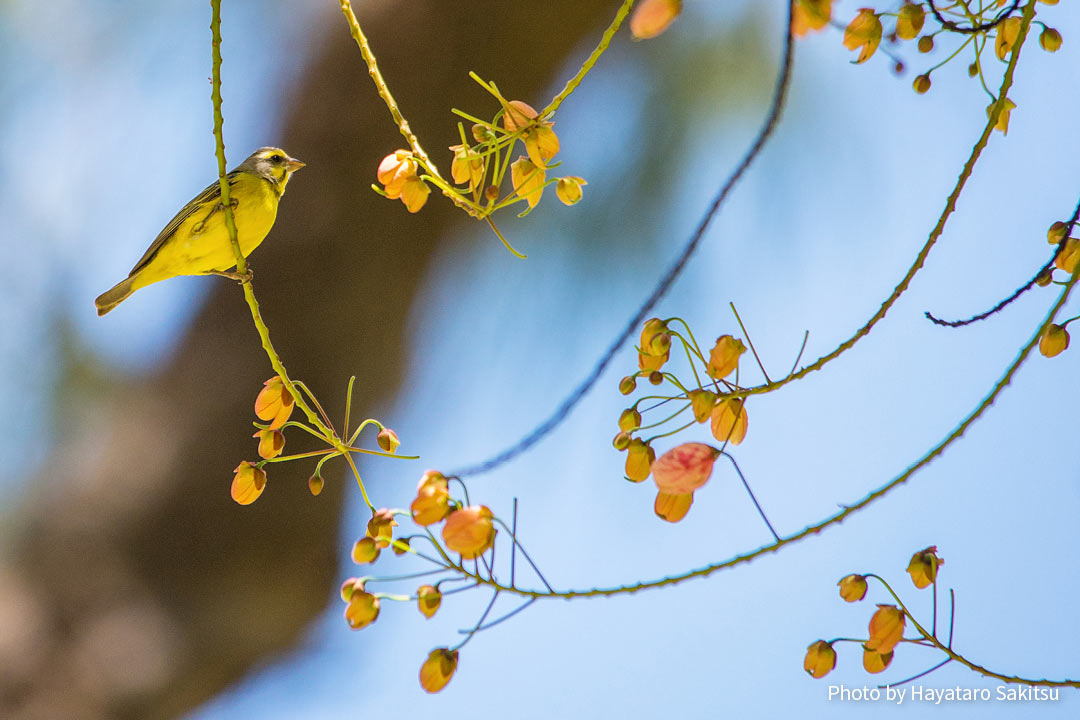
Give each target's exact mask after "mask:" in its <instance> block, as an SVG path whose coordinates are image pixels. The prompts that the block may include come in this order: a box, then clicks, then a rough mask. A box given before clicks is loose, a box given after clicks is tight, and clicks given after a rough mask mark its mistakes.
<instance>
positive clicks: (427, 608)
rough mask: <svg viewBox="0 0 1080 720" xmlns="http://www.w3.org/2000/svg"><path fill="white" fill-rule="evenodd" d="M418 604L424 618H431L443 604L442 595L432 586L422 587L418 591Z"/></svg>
mask: <svg viewBox="0 0 1080 720" xmlns="http://www.w3.org/2000/svg"><path fill="white" fill-rule="evenodd" d="M416 604H417V605H418V606H419V608H420V613H421V614H422V615H423V616H424V617H426V618H431V617H432V616H433V615H434V614H435V611H436V610H438V609H439V606H440V605H441V604H442V593H441V592H439V590H438V588H436V587H434V586H432V585H421V586H420V589H419V590H417V591H416Z"/></svg>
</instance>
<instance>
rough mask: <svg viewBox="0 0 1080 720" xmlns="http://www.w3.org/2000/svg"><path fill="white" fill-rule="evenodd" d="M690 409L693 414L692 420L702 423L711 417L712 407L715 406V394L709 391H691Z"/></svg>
mask: <svg viewBox="0 0 1080 720" xmlns="http://www.w3.org/2000/svg"><path fill="white" fill-rule="evenodd" d="M689 397H690V409H691V410H693V412H694V419H695V420H697V421H698V422H699V423H703V422H705V421H706V420H708V419H709V417H710V416H711V415H712V411H713V406H715V405H716V393H714V392H712V391H711V390H691V391H690V395H689Z"/></svg>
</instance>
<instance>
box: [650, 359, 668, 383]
mask: <svg viewBox="0 0 1080 720" xmlns="http://www.w3.org/2000/svg"><path fill="white" fill-rule="evenodd" d="M664 359H665V360H666V359H667V358H664ZM649 382H650V383H651V384H653V385H663V384H664V373H662V372H660V371H659V370H653V371H652V372H651V373H649Z"/></svg>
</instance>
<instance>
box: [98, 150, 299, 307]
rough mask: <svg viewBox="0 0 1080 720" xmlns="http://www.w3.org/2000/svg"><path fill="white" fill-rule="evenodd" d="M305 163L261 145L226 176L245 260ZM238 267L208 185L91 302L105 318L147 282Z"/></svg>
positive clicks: (215, 191) (214, 189)
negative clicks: (124, 272) (115, 281)
mask: <svg viewBox="0 0 1080 720" xmlns="http://www.w3.org/2000/svg"><path fill="white" fill-rule="evenodd" d="M302 167H304V163H302V162H300V161H299V160H297V159H296V158H291V157H289V155H288V153H286V152H285V151H284V150H281V149H280V148H275V147H264V148H259V149H258V150H256V151H255V152H253V153H252V154H251V155H250V156H249V157H248V159H247V160H245V161H244V162H242V163H240V165H239V167H237V168H236V169H235V170H233V171H232V172H230V173H229V174H228V175H226V178H227V179H228V181H229V204H230V205H231V206H232V208H233V217H234V218H235V220H236V234H237V239H238V240H239V242H240V251H241V252H242V253H243V255H244V257H247V256H248V255H250V254H251V253H252V251H254V250H255V248H257V247H258V246H259V243H261V242H262V241H263V238H265V237H266V234H267V233H269V232H270V228H272V227H273V226H274V220H275V219H276V218H277V208H278V201H280V200H281V196H282V195H283V194H285V186H286V185H288V183H289V178H290V177H292V174H293V173H294V172H296V171H297V170H299V169H300V168H302ZM234 265H236V255H235V254H234V252H233V247H232V242H231V241H230V240H229V232H228V230H227V229H226V227H225V213H224V212H223V206H222V204H221V185H220V183H218V182H217V181H214V183H213V184H212V185H210V186H209V187H207V188H206V189H205V190H203V191H202V192H201V193H199V195H198V196H197V197H196V198H195V199H194V200H192V201H191V202H189V203H188V204H187V205H185V206H184V207H183V209H182V210H180V212H178V213H177V214H176V217H174V218H173V219H172V220H170V221H169V224H168V225H166V226H165V229H164V230H162V231H161V232H160V233H158V236H157V238H155V239H154V242H153V244H151V245H150V248H149V249H148V250H147V251H146V253H145V254H144V255H143V256H142V259H140V260H139V262H137V263H135V267H133V268H132V269H131V272H130V273H128V276H127V277H126V278H125V279H124V280H122V281H121V282H120V283H118V284H117V285H116V286H115V287H113V288H112V289H111V290H107V291H105V292H104V293H102V294H101V295H100V296H99V297H98V298H97V300H95V301H94V304H95V305H96V306H97V312H98V315H104V314H105V313H107V312H109V311H110V310H112V309H113V308H114V307H116V306H117V305H119V304H120V303H121V302H123V301H124V300H125V299H127V297H128V296H129V295H131V293H133V292H135V291H136V290H138V289H139V288H142V287H146V286H147V285H150V284H151V283H156V282H159V281H161V280H167V279H169V278H171V277H176V276H177V275H225V276H226V277H236V275H235V274H233V273H229V272H226V271H227V270H228V269H229V268H231V267H233V266H234Z"/></svg>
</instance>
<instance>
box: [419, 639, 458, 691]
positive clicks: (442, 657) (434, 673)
mask: <svg viewBox="0 0 1080 720" xmlns="http://www.w3.org/2000/svg"><path fill="white" fill-rule="evenodd" d="M457 664H458V651H457V650H447V649H446V648H436V649H434V650H432V651H431V654H430V655H428V657H427V660H425V661H424V664H423V665H421V666H420V687H422V688H424V690H425V691H426V692H429V693H437V692H439V691H440V690H442V689H443V688H444V687H446V684H447V683H448V682H450V678H452V677H453V676H454V671H455V670H457Z"/></svg>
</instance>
